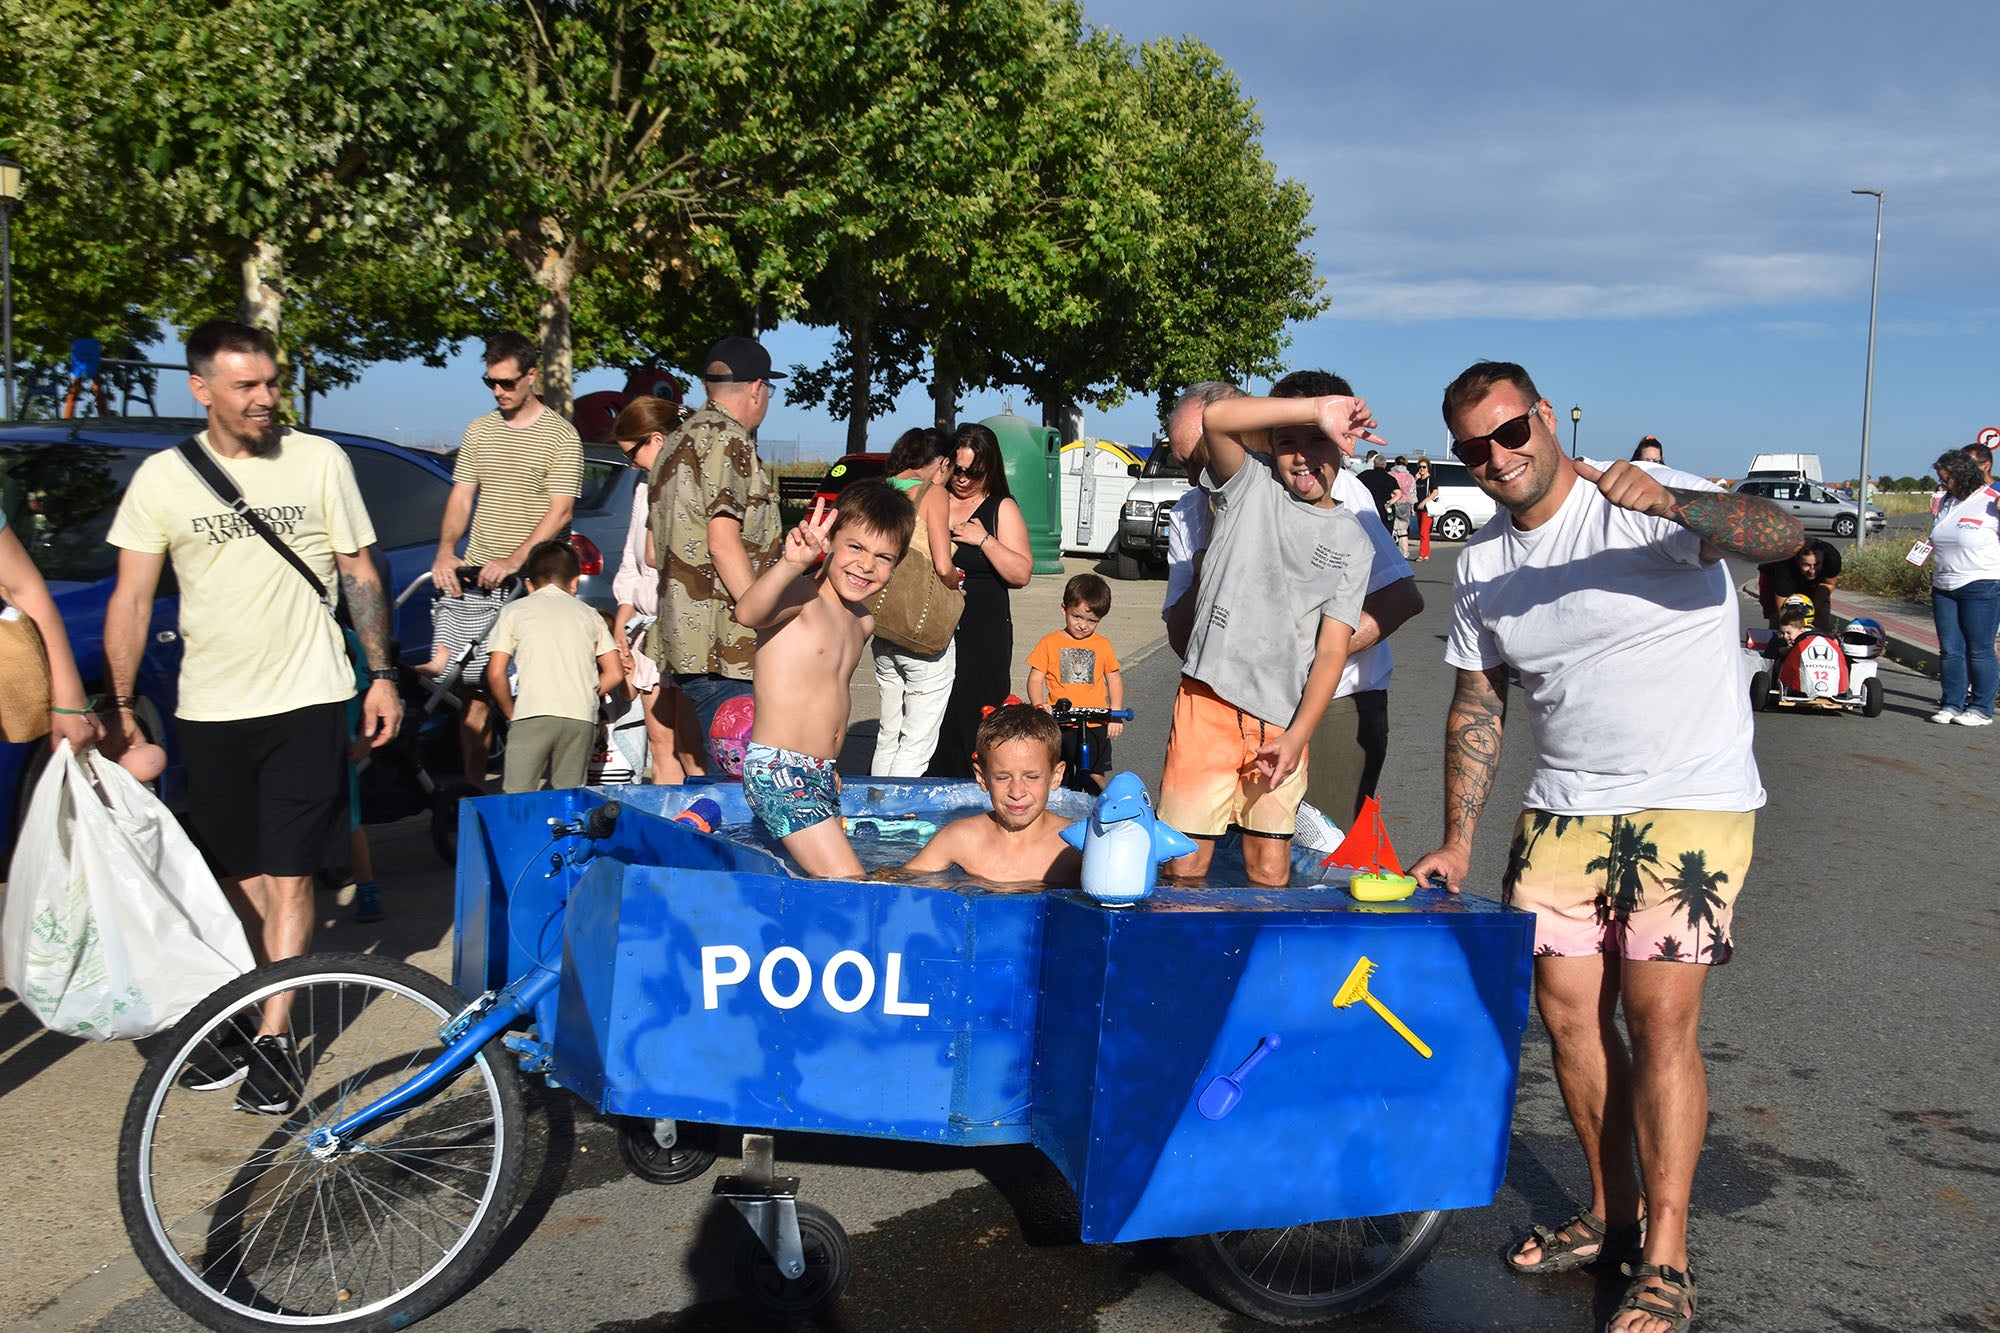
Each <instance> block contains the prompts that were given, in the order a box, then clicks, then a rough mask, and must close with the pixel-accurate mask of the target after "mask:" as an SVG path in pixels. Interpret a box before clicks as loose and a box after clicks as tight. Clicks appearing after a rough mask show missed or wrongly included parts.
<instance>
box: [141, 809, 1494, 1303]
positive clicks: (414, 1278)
mask: <svg viewBox="0 0 2000 1333" xmlns="http://www.w3.org/2000/svg"><path fill="white" fill-rule="evenodd" d="M1058 796H1059V799H1060V800H1068V801H1071V802H1073V804H1072V805H1071V806H1069V807H1064V808H1065V810H1066V812H1068V813H1076V812H1077V811H1079V810H1084V809H1088V802H1087V800H1086V799H1085V798H1082V797H1076V796H1073V795H1071V794H1065V793H1059V794H1058ZM697 797H707V798H708V799H711V800H714V801H715V802H717V804H718V806H719V807H720V809H721V811H722V815H723V819H724V822H725V823H726V824H736V823H741V822H745V821H746V820H747V812H746V810H745V808H744V806H743V802H742V796H741V793H740V790H739V789H738V788H735V787H732V786H723V785H717V786H703V787H688V788H676V787H635V788H620V789H614V790H610V791H598V790H593V789H587V788H586V789H578V790H571V791H562V792H544V793H540V794H537V795H532V796H508V797H487V798H481V799H478V800H472V801H469V802H467V803H466V805H465V806H464V809H463V813H462V815H461V818H460V828H459V861H458V880H457V912H456V916H457V934H456V941H455V952H454V957H453V968H452V976H453V981H454V982H455V984H456V989H453V988H452V987H450V986H446V985H445V984H444V983H443V982H441V981H439V980H437V979H436V978H434V977H432V976H430V975H429V974H428V973H425V972H423V971H421V970H419V969H417V968H414V967H411V966H409V965H408V964H404V963H400V962H396V961H394V960H390V959H384V958H377V957H373V956H369V955H360V954H353V955H316V956H309V957H305V958H298V959H292V960H289V961H286V962H283V963H276V964H272V965H271V966H268V967H264V968H260V969H258V970H257V971H255V972H252V973H250V974H248V975H246V976H244V977H242V978H239V979H238V980H237V981H236V982H234V983H232V984H231V985H229V986H227V987H225V988H224V989H223V990H221V991H219V992H217V993H216V994H215V995H214V996H211V997H210V998H209V999H208V1000H206V1001H204V1002H203V1003H202V1005H200V1006H199V1007H198V1008H197V1009H195V1011H194V1012H192V1013H190V1014H189V1015H188V1016H187V1018H186V1019H184V1020H183V1021H182V1022H181V1023H180V1024H179V1025H178V1026H177V1027H176V1028H175V1029H174V1030H173V1031H172V1032H171V1033H170V1034H169V1035H168V1036H167V1037H166V1038H165V1039H164V1040H163V1041H162V1042H161V1045H160V1048H159V1049H158V1051H157V1052H156V1053H155V1054H154V1055H153V1057H152V1059H151V1060H150V1061H149V1062H148V1064H147V1067H146V1071H145V1073H144V1075H143V1076H142V1077H141V1079H140V1082H139V1085H138V1087H137V1088H136V1089H135V1090H134V1092H133V1097H132V1102H131V1105H130V1108H129V1110H128V1112H127V1114H126V1118H125V1124H124V1130H123V1133H122V1136H121V1139H120V1144H119V1164H118V1166H119V1197H120V1203H121V1206H122V1208H123V1211H124V1215H125V1223H126V1227H127V1230H128V1232H129V1233H130V1235H131V1237H132V1241H133V1245H134V1247H135V1249H136V1250H137V1252H138V1254H139V1257H140V1259H141V1260H142V1261H143V1262H144V1264H145V1266H146V1268H147V1271H148V1272H149V1273H150V1274H151V1275H152V1276H153V1278H154V1280H155V1281H156V1282H158V1284H159V1285H160V1287H161V1289H162V1290H163V1291H165V1292H166V1294H167V1295H168V1296H169V1297H170V1298H171V1299H172V1300H173V1301H174V1302H175V1303H176V1304H177V1305H179V1306H180V1307H181V1308H182V1309H183V1310H185V1311H187V1312H188V1313H189V1314H191V1315H192V1316H194V1317H195V1318H197V1319H199V1320H201V1321H202V1322H204V1323H206V1324H208V1325H209V1326H211V1327H214V1328H218V1329H266V1328H280V1327H285V1328H301V1327H304V1328H337V1329H364V1330H373V1329H391V1328H401V1327H404V1326H406V1325H408V1324H409V1323H411V1322H413V1321H415V1320H417V1319H421V1318H423V1317H424V1316H425V1315H427V1314H429V1313H431V1312H432V1311H434V1310H436V1309H437V1308H439V1307H440V1306H442V1305H443V1304H445V1303H446V1302H448V1301H450V1300H452V1299H453V1298H454V1297H455V1296H457V1295H458V1294H459V1293H460V1292H461V1291H462V1290H463V1289H464V1288H465V1287H466V1286H468V1285H469V1284H470V1283H471V1282H472V1281H473V1280H474V1278H475V1276H476V1272H477V1270H478V1268H479V1266H480V1264H481V1263H482V1262H483V1261H484V1260H485V1259H486V1258H487V1256H488V1255H489V1254H490V1253H491V1251H492V1248H493V1246H494V1244H495V1242H496V1240H497V1239H498V1236H499V1233H500V1230H501V1228H502V1227H503V1226H504V1225H505V1223H506V1221H507V1218H508V1216H509V1214H510V1213H511V1211H512V1207H513V1205H514V1203H515V1201H516V1191H517V1188H518V1186H519V1183H520V1179H521V1175H522V1160H523V1146H522V1122H523V1119H524V1116H525V1110H524V1101H523V1093H522V1088H521V1076H522V1074H523V1073H525V1074H528V1075H531V1076H536V1077H540V1078H542V1079H543V1080H545V1081H546V1082H547V1083H549V1084H551V1085H553V1086H558V1087H562V1088H566V1089H568V1090H569V1091H571V1092H572V1093H574V1094H575V1095H576V1096H578V1097H580V1098H582V1099H583V1100H584V1101H585V1102H587V1103H589V1104H590V1105H591V1106H592V1107H593V1108H595V1109H596V1110H597V1111H599V1112H601V1113H605V1114H608V1115H612V1116H616V1117H620V1120H619V1121H618V1124H619V1127H620V1144H621V1149H622V1151H623V1154H624V1156H625V1159H626V1161H627V1162H628V1164H630V1165H631V1166H632V1167H633V1168H634V1170H636V1171H637V1172H638V1173H639V1174H640V1175H642V1176H644V1177H646V1178H647V1179H650V1180H655V1181H659V1182H663V1183H670V1182H676V1181H685V1180H691V1179H693V1178H695V1177H697V1176H700V1175H702V1174H703V1173H705V1172H706V1171H707V1170H708V1168H709V1167H710V1165H711V1164H712V1163H713V1161H714V1151H713V1149H712V1147H710V1146H708V1145H709V1144H711V1143H712V1142H713V1141H714V1140H713V1137H712V1129H713V1127H718V1126H728V1127H733V1128H735V1129H737V1130H750V1131H757V1132H753V1133H750V1134H747V1135H746V1136H745V1138H744V1154H743V1166H742V1170H741V1172H740V1173H739V1174H738V1175H735V1176H730V1177H725V1178H723V1179H721V1180H720V1181H719V1182H718V1183H717V1184H716V1186H715V1192H716V1194H717V1195H718V1196H720V1197H722V1198H724V1199H727V1200H728V1201H729V1203H730V1204H731V1205H733V1206H734V1207H735V1208H736V1209H737V1210H738V1211H739V1212H740V1213H741V1214H742V1215H743V1217H744V1219H745V1221H746V1222H747V1223H748V1225H747V1226H746V1228H745V1229H744V1241H743V1244H742V1247H741V1249H740V1252H739V1255H738V1261H737V1277H738V1280H739V1283H740V1285H741V1286H742V1288H743V1290H744V1292H745V1294H746V1295H747V1296H748V1297H749V1298H750V1299H751V1300H753V1301H754V1302H756V1303H757V1304H758V1305H760V1306H762V1307H763V1308H765V1309H766V1310H768V1311H770V1312H772V1313H773V1314H777V1315H795V1314H801V1313H805V1312H807V1311H810V1310H811V1309H813V1308H815V1307H817V1306H819V1305H821V1304H824V1303H825V1302H827V1301H829V1300H831V1299H833V1298H835V1297H837V1296H838V1294H839V1292H840V1290H841V1288H842V1286H843V1285H844V1283H845V1281H846V1278H847V1272H848V1247H847V1239H846V1236H845V1234H844V1233H843V1232H842V1231H841V1229H840V1226H839V1224H838V1223H837V1222H836V1221H834V1219H833V1218H832V1217H831V1216H830V1215H829V1214H827V1213H826V1212H825V1211H824V1210H822V1209H819V1208H816V1207H814V1206H813V1205H811V1204H810V1203H806V1202H802V1201H800V1200H799V1198H798V1181H797V1180H795V1179H791V1178H785V1177H778V1176H776V1175H775V1174H774V1173H773V1171H772V1168H771V1140H770V1139H769V1138H768V1137H767V1135H768V1133H769V1132H770V1131H778V1130H807V1131H812V1132H814V1133H824V1134H852V1135H864V1136H868V1137H872V1138H884V1139H905V1140H911V1141H916V1142H923V1143H938V1144H963V1145H968V1146H971V1145H987V1144H1033V1145H1034V1146H1035V1147H1037V1148H1039V1149H1040V1150H1041V1151H1042V1152H1043V1153H1045V1154H1046V1155H1047V1156H1048V1157H1049V1159H1050V1160H1051V1161H1052V1162H1053V1163H1054V1164H1055V1166H1056V1168H1057V1169H1058V1170H1059V1171H1060V1172H1061V1173H1062V1175H1063V1176H1064V1177H1065V1178H1066V1179H1067V1180H1068V1182H1069V1184H1070V1186H1071V1187H1072V1188H1073V1189H1074V1191H1075V1194H1076V1199H1077V1203H1078V1205H1079V1212H1080V1216H1081V1232H1082V1239H1083V1240H1085V1241H1087V1242H1098V1243H1105V1242H1121V1241H1135V1240H1143V1239H1149V1238H1156V1237H1183V1238H1188V1239H1187V1240H1186V1242H1185V1248H1186V1252H1187V1254H1188V1256H1189V1259H1190V1262H1191V1265H1192V1267H1193V1268H1194V1269H1195V1270H1196V1271H1197V1272H1198V1273H1199V1274H1200V1276H1201V1277H1202V1278H1203V1279H1204V1281H1205V1283H1206V1285H1207V1286H1208V1287H1209V1288H1210V1289H1211V1291H1212V1292H1213V1294H1214V1295H1215V1296H1217V1297H1218V1298H1219V1299H1220V1300H1222V1301H1224V1302H1225V1303H1227V1304H1229V1305H1231V1306H1232V1307H1234V1308H1236V1309H1238V1310H1241V1311H1243V1312H1245V1313H1247V1314H1251V1315H1253V1316H1256V1317H1258V1318H1261V1319H1265V1320H1268V1321H1271V1322H1277V1323H1303V1322H1312V1321H1316V1320H1320V1319H1324V1318H1327V1317H1329V1316H1331V1315H1336V1314H1342V1313H1348V1312H1351V1311H1353V1310H1358V1309H1362V1308H1365V1307H1366V1306H1368V1305H1372V1304H1373V1303H1375V1302H1376V1301H1378V1300H1380V1299H1381V1298H1382V1297H1383V1296H1384V1295H1386V1294H1387V1293H1388V1292H1389V1291H1390V1290H1391V1289H1393V1287H1394V1286H1395V1285H1397V1284H1398V1283H1400V1282H1401V1281H1403V1280H1404V1279H1406V1278H1407V1277H1408V1276H1409V1275H1410V1274H1411V1273H1412V1272H1414V1271H1415V1269H1416V1268H1417V1266H1418V1265H1420V1264H1421V1263H1422V1262H1423V1260H1424V1258H1425V1257H1426V1256H1427V1255H1428V1254H1429V1252H1430V1250H1431V1248H1432V1247H1433V1246H1434V1245H1435V1244H1436V1242H1437V1239H1438V1236H1439V1233H1440V1229H1441V1227H1442V1223H1443V1214H1444V1212H1445V1211H1446V1210H1450V1209H1458V1208H1470V1207H1479V1206H1483V1205H1485V1204H1487V1203H1489V1202H1491V1200H1492V1198H1493V1196H1494V1194H1495V1193H1496V1192H1497V1190H1498V1189H1499V1186H1500V1182H1501V1179H1502V1175H1503V1173H1504V1170H1505V1166H1506V1159H1507V1144H1508V1134H1509V1127H1510V1123H1511V1119H1512V1111H1513V1104H1514V1090H1515V1079H1516V1074H1517V1072H1518V1064H1519V1057H1520V1045H1521V1035H1522V1032H1523V1029H1524V1028H1525V1026H1526V1023H1527V1002H1528V984H1529V955H1530V949H1531V945H1532V919H1531V918H1530V917H1528V916H1526V915H1524V914H1522V913H1519V912H1515V911H1511V910H1508V909H1504V908H1501V907H1498V906H1496V905H1495V904H1493V903H1491V902H1488V901H1486V900H1483V899H1480V898H1475V897H1470V896H1466V897H1456V896H1447V895H1445V894H1443V893H1442V892H1438V891H1432V890H1426V891H1422V892H1419V893H1418V894H1417V895H1416V896H1415V897H1414V898H1412V899H1410V900H1408V901H1406V902H1399V903H1361V902H1357V901H1356V900H1354V899H1353V898H1351V897H1349V896H1348V895H1347V893H1346V892H1345V891H1344V889H1343V888H1341V887H1340V886H1339V885H1338V884H1336V883H1308V884H1304V885H1300V886H1296V887H1293V888H1291V889H1287V890H1282V891H1272V890H1256V889H1231V888H1179V887H1163V888H1161V889H1160V890H1159V891H1158V892H1157V893H1156V894H1155V895H1154V896H1152V897H1150V898H1148V899H1147V900H1145V901H1144V902H1141V903H1138V904H1136V905H1131V906H1120V907H1114V906H1108V905H1105V904H1103V903H1099V902H1096V901H1093V900H1092V899H1089V898H1087V897H1084V896H1083V895H1081V894H1072V893H1046V894H1044V893H1003V892H995V891H988V890H984V889H979V888H972V887H956V888H950V887H946V888H941V887H933V886H930V885H919V884H912V883H898V882H886V881H885V882H877V881H866V882H816V881H808V880H801V879H797V878H794V877H792V876H791V875H789V874H788V873H787V872H786V870H785V868H784V867H783V866H782V865H781V864H780V862H778V861H777V860H776V859H775V858H774V857H772V856H771V855H769V854H768V853H766V852H765V851H763V850H761V849H760V848H758V847H755V846H751V845H747V844H743V843H738V842H734V841H730V840H728V839H726V838H723V837H719V836H715V835H712V834H709V833H705V832H702V831H700V830H698V829H697V828H694V827H691V826H690V825H689V824H687V823H683V822H678V821H676V820H674V819H673V818H672V816H673V815H675V814H678V813H680V812H681V811H683V810H684V809H685V808H686V807H687V806H688V805H690V804H691V803H692V802H693V801H694V800H695V799H696V798H697ZM983 799H984V798H983V796H982V794H981V793H980V792H979V791H978V789H977V788H975V787H973V786H972V785H971V784H969V783H951V782H905V781H896V782H875V783H870V782H868V781H867V780H865V779H856V780H850V781H849V783H848V785H847V789H846V792H845V793H844V796H843V800H844V802H845V806H846V810H847V813H848V814H849V815H850V816H861V817H869V816H873V817H877V818H878V819H880V820H882V824H881V825H879V826H878V831H879V828H880V827H884V826H890V825H892V824H893V819H892V818H891V817H893V816H896V815H919V816H921V815H937V814H939V813H941V812H943V811H947V810H951V809H955V808H962V807H966V806H972V805H978V804H982V803H983ZM874 832H875V831H871V833H870V834H869V835H870V836H872V835H873V833H874ZM1309 864H1310V863H1309V862H1304V861H1303V860H1302V861H1301V865H1302V866H1306V865H1309ZM1329 873H1334V872H1329ZM1295 878H1297V876H1296V875H1295ZM280 994H289V995H290V997H291V1020H290V1021H291V1028H292V1032H293V1034H294V1037H295V1040H296V1043H297V1047H298V1051H299V1056H300V1058H299V1062H298V1063H299V1065H300V1074H301V1077H302V1080H303V1086H302V1088H301V1089H300V1101H299V1105H298V1107H297V1109H296V1110H294V1111H293V1112H292V1113H291V1115H289V1116H287V1117H283V1118H278V1117H268V1116H257V1115H252V1114H248V1113H246V1112H243V1111H239V1110H236V1109H235V1108H234V1106H233V1105H232V1103H231V1096H232V1093H231V1090H230V1089H228V1088H223V1089H219V1090H218V1089H215V1088H212V1087H211V1088H209V1089H208V1090H198V1089H197V1088H196V1087H192V1086H189V1085H190V1084H203V1083H212V1082H213V1081H214V1080H213V1076H212V1075H210V1076H203V1075H202V1074H199V1073H197V1072H195V1071H197V1070H201V1069H205V1068H208V1067H210V1066H211V1065H212V1064H213V1062H214V1057H215V1055H216V1054H217V1052H218V1050H220V1049H221V1048H224V1047H227V1046H229V1045H230V1044H232V1043H233V1042H234V1041H235V1040H236V1035H235V1034H236V1033H237V1032H238V1031H240V1030H242V1028H243V1026H244V1024H245V1022H246V1021H248V1023H249V1025H250V1026H251V1027H254V1020H255V1016H256V1006H258V1005H259V1004H260V1003H261V1002H263V1001H264V1000H266V999H268V998H270V997H272V996H276V995H280ZM467 997H476V998H473V999H472V1000H471V1002H470V1003H469V1004H468V1003H467V1002H466V1000H467ZM260 1058H262V1057H259V1056H255V1055H253V1056H252V1059H253V1060H255V1059H260ZM224 1067H225V1069H226V1065H225V1066H224ZM1255 1162H1262V1163H1267V1164H1272V1165H1273V1166H1274V1168H1275V1169H1264V1170H1258V1171H1255V1172H1247V1171H1246V1169H1245V1168H1246V1164H1248V1163H1255ZM302 1256H305V1257H304V1258H302Z"/></svg>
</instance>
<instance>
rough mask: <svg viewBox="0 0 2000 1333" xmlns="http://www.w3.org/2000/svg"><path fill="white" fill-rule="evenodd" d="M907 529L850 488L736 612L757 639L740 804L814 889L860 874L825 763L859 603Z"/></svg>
mask: <svg viewBox="0 0 2000 1333" xmlns="http://www.w3.org/2000/svg"><path fill="white" fill-rule="evenodd" d="M916 522H917V512H916V510H914V509H912V508H911V507H910V502H909V500H908V499H907V498H906V497H905V496H903V495H902V494H901V493H900V492H898V491H895V490H893V489H891V488H890V487H889V486H887V485H884V484H883V483H881V482H878V481H867V482H859V483H857V484H855V485H853V486H850V487H848V488H847V489H846V490H844V491H842V492H841V493H840V507H839V509H837V510H830V509H827V508H826V506H825V504H824V503H823V502H822V503H819V504H815V505H814V506H813V510H812V513H810V514H808V515H807V516H806V520H805V522H803V523H801V524H800V525H799V526H798V527H796V528H794V529H792V531H791V532H790V533H789V534H788V535H787V536H786V537H785V547H784V551H783V552H782V554H780V556H779V558H778V562H777V563H776V564H774V565H772V566H771V568H769V569H768V570H766V571H764V573H763V574H762V575H760V576H759V577H758V579H757V581H756V582H755V583H753V584H751V585H750V587H749V589H748V591H746V592H745V593H744V594H743V596H742V597H740V598H738V599H737V602H736V621H737V623H738V624H740V625H742V626H744V627H745V628H747V629H754V630H756V631H758V633H757V657H756V667H755V682H756V700H757V717H756V721H754V722H753V723H751V725H750V745H749V747H748V749H746V750H745V751H744V755H743V794H744V796H745V797H746V798H747V799H748V800H749V802H750V810H751V813H753V814H755V815H756V816H757V820H758V822H759V823H761V824H763V826H764V827H765V828H766V829H768V830H770V832H771V836H773V837H775V838H777V839H778V840H779V841H781V842H783V843H784V844H785V850H786V851H787V852H790V853H791V855H792V859H793V860H795V861H797V862H798V863H799V869H801V870H803V871H805V872H806V874H808V875H812V876H815V877H817V878H820V879H841V878H845V879H858V878H859V877H860V875H861V862H860V860H859V858H857V857H856V856H855V855H854V848H853V847H851V846H849V845H848V841H847V832H846V830H845V829H844V828H842V826H841V823H840V779H839V777H838V776H837V775H836V773H835V772H834V761H835V760H836V759H837V758H838V757H839V756H840V744H841V741H842V740H844V739H845V738H846V736H847V712H848V693H847V689H848V681H849V680H850V679H851V678H852V677H853V675H854V667H855V664H856V663H857V662H859V661H860V660H861V650H862V648H863V646H865V645H866V644H867V642H868V636H869V635H870V634H871V633H873V632H874V629H875V618H874V617H873V616H871V615H870V614H868V606H867V599H868V598H869V597H871V596H873V595H874V594H875V593H876V592H877V591H879V590H880V589H881V587H882V585H883V584H885V583H887V582H888V581H889V575H890V574H891V573H892V572H893V571H894V570H895V568H896V562H897V561H898V560H901V559H902V558H903V551H904V548H906V547H907V546H909V544H910V532H911V530H912V529H913V528H914V527H915V526H916ZM821 556H824V557H825V558H826V564H825V567H824V568H823V569H821V571H820V573H819V575H818V577H817V578H814V577H812V576H811V571H812V567H813V562H814V561H816V560H818V559H819V558H820V557H821Z"/></svg>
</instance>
